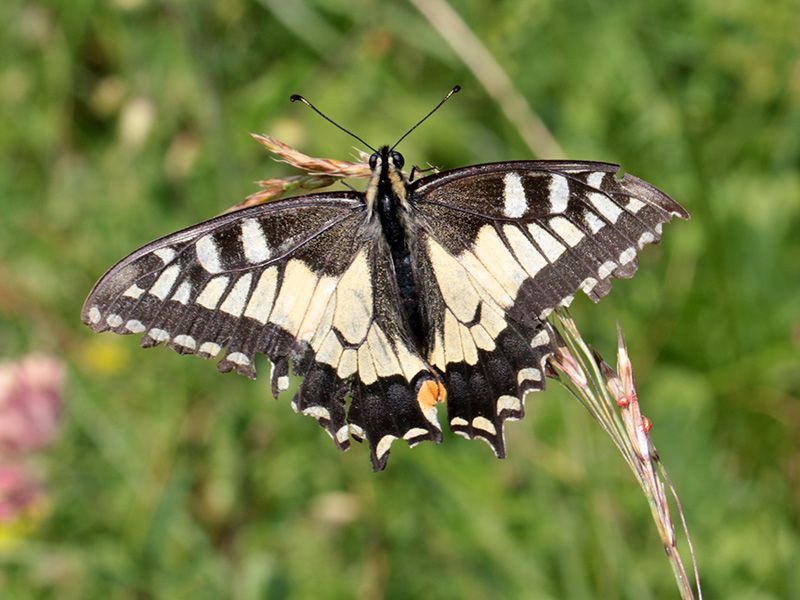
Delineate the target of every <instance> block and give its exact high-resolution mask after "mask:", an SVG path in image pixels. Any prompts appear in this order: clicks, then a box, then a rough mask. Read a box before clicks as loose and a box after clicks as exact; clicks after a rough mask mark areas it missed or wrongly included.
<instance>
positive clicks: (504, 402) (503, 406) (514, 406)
mask: <svg viewBox="0 0 800 600" xmlns="http://www.w3.org/2000/svg"><path fill="white" fill-rule="evenodd" d="M504 410H512V411H518V410H522V402H520V400H519V398H517V397H516V396H500V397H499V398H498V399H497V414H498V415H499V414H500V413H501V412H503V411H504Z"/></svg>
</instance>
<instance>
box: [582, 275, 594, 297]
mask: <svg viewBox="0 0 800 600" xmlns="http://www.w3.org/2000/svg"><path fill="white" fill-rule="evenodd" d="M596 285H597V279H595V278H594V277H587V278H586V279H584V280H583V281H582V282H581V286H580V287H581V289H582V290H583V291H584V293H586V294H588V293H589V292H591V291H592V290H593V289H594V286H596Z"/></svg>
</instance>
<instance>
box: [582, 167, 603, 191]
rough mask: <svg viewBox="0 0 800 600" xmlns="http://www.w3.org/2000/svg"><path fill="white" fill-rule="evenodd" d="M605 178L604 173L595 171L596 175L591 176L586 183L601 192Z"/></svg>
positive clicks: (591, 174)
mask: <svg viewBox="0 0 800 600" xmlns="http://www.w3.org/2000/svg"><path fill="white" fill-rule="evenodd" d="M605 176H606V174H605V173H603V172H602V171H595V172H594V173H590V174H589V177H588V178H587V179H586V183H588V184H589V186H590V187H593V188H594V189H596V190H599V189H600V188H601V187H602V185H603V179H605Z"/></svg>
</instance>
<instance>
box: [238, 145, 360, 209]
mask: <svg viewBox="0 0 800 600" xmlns="http://www.w3.org/2000/svg"><path fill="white" fill-rule="evenodd" d="M250 135H252V136H253V138H254V139H255V140H256V141H257V142H258V143H260V144H261V145H262V146H264V147H265V148H266V149H267V150H269V151H270V152H271V153H272V154H275V155H276V156H277V157H278V158H277V159H276V160H277V161H278V162H283V163H286V164H287V165H289V166H291V167H294V168H295V169H298V170H300V171H302V172H303V173H304V174H303V175H291V176H289V177H279V178H274V179H263V180H261V181H257V182H256V184H257V185H258V186H259V187H260V188H261V190H259V191H258V192H255V193H254V194H250V195H249V196H248V197H247V198H245V199H244V200H243V201H242V202H240V203H239V204H237V205H235V206H233V207H231V208H230V209H228V210H227V211H226V212H232V211H234V210H239V209H242V208H246V207H248V206H255V205H256V204H262V203H264V202H269V201H271V200H277V199H278V198H280V197H281V196H283V195H284V194H286V193H288V192H295V191H301V190H302V191H312V190H316V189H319V188H324V187H328V186H330V185H333V184H334V183H336V182H337V181H339V180H340V179H367V178H369V176H370V168H369V164H368V160H369V154H367V153H365V152H361V151H359V159H360V162H351V161H347V160H337V159H334V158H315V157H312V156H308V155H307V154H303V153H302V152H299V151H297V150H295V149H294V148H292V147H291V146H289V145H287V144H285V143H283V142H282V141H280V140H279V139H277V138H274V137H272V136H270V135H260V134H257V133H252V134H250Z"/></svg>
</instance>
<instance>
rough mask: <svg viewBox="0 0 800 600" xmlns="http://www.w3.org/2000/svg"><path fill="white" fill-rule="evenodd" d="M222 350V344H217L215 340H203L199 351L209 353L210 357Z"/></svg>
mask: <svg viewBox="0 0 800 600" xmlns="http://www.w3.org/2000/svg"><path fill="white" fill-rule="evenodd" d="M220 350H222V346H220V345H219V344H215V343H214V342H203V343H202V344H200V348H199V352H201V353H202V354H207V355H208V356H209V357H211V356H216V355H217V354H219V351H220Z"/></svg>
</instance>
